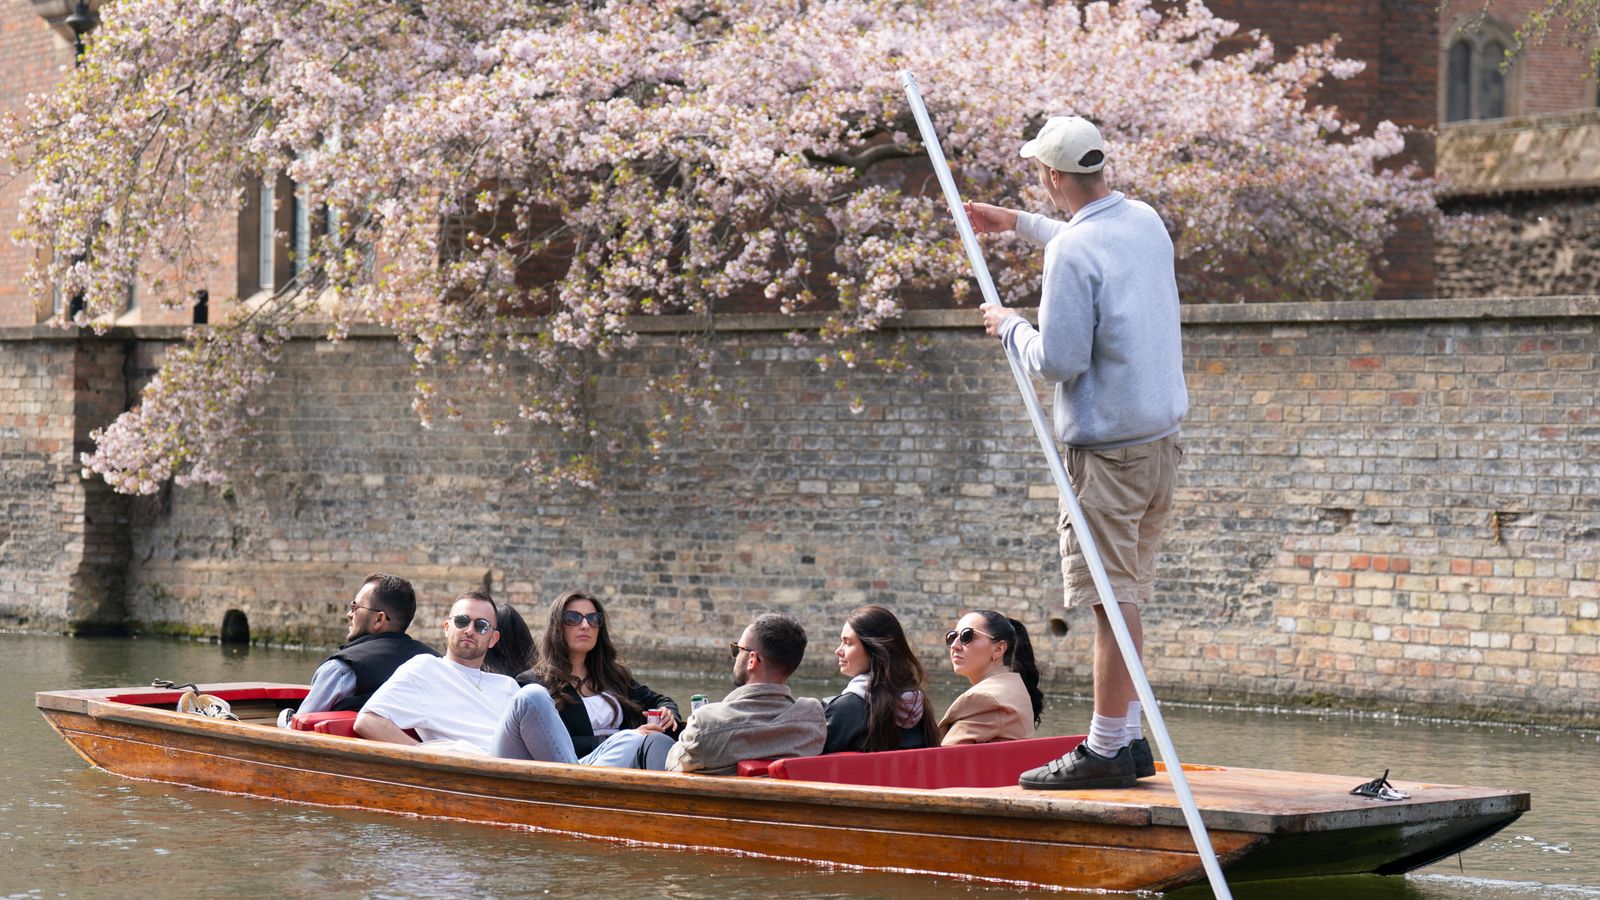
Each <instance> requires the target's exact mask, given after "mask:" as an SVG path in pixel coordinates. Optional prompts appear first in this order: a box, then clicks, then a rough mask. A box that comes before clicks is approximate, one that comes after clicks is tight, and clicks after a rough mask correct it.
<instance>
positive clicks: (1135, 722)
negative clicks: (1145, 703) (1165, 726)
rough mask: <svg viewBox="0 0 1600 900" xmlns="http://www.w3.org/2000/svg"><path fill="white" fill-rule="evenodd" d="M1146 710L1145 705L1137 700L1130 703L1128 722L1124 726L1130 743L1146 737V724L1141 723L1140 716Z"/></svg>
mask: <svg viewBox="0 0 1600 900" xmlns="http://www.w3.org/2000/svg"><path fill="white" fill-rule="evenodd" d="M1143 712H1144V707H1142V706H1140V705H1139V701H1137V700H1135V701H1133V702H1132V703H1129V704H1128V722H1127V724H1126V725H1125V726H1123V729H1122V733H1123V734H1125V735H1127V740H1128V743H1130V744H1131V743H1133V742H1134V741H1138V740H1143V739H1144V726H1143V725H1141V724H1139V716H1140V715H1141V714H1142V713H1143Z"/></svg>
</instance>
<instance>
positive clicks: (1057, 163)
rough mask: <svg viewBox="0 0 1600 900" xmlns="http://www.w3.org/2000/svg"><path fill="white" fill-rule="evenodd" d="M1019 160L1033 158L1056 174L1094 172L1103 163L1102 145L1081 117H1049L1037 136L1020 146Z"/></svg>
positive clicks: (1103, 141)
mask: <svg viewBox="0 0 1600 900" xmlns="http://www.w3.org/2000/svg"><path fill="white" fill-rule="evenodd" d="M1022 158H1023V159H1034V158H1037V159H1038V160H1039V161H1040V162H1042V163H1044V164H1045V165H1047V166H1049V167H1050V168H1052V169H1055V170H1056V171H1058V172H1083V173H1087V172H1098V171H1100V170H1101V169H1102V168H1104V167H1105V164H1106V142H1105V140H1104V139H1103V138H1101V137H1100V129H1098V128H1096V127H1094V123H1093V122H1090V121H1089V120H1088V119H1085V118H1083V117H1082V116H1051V117H1050V121H1048V122H1046V123H1044V127H1043V128H1041V129H1039V136H1038V137H1036V138H1034V139H1033V140H1031V141H1029V142H1027V143H1026V144H1023V145H1022Z"/></svg>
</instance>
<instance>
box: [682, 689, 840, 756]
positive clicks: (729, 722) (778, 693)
mask: <svg viewBox="0 0 1600 900" xmlns="http://www.w3.org/2000/svg"><path fill="white" fill-rule="evenodd" d="M827 737H828V723H827V720H826V719H824V718H823V715H822V703H821V702H820V701H818V700H817V699H815V698H813V697H801V698H800V699H798V700H796V699H795V697H794V694H792V693H790V692H789V686H788V685H786V684H747V685H745V686H744V687H741V688H734V690H733V692H732V693H730V694H729V695H728V696H726V697H724V698H723V699H722V702H721V703H707V704H706V705H705V706H702V707H700V708H699V709H697V710H695V711H694V713H693V714H692V715H690V716H689V723H688V725H686V726H685V727H684V729H683V733H682V734H680V735H678V742H677V743H676V744H673V745H672V750H671V751H669V752H668V753H667V771H669V772H699V773H701V774H703V775H732V774H734V772H735V771H736V770H737V769H738V767H739V760H741V759H777V758H779V757H784V756H816V755H817V754H818V753H821V752H822V744H823V742H824V741H825V740H826V739H827Z"/></svg>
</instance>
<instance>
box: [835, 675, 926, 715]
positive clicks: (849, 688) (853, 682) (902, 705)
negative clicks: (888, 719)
mask: <svg viewBox="0 0 1600 900" xmlns="http://www.w3.org/2000/svg"><path fill="white" fill-rule="evenodd" d="M871 684H872V673H871V672H862V673H861V674H860V675H857V676H856V677H854V678H852V679H850V683H849V684H847V685H845V686H844V692H845V693H846V694H855V695H856V696H857V697H860V698H861V699H862V700H865V701H866V702H867V704H868V706H870V705H871V704H872V701H871V700H870V699H868V697H867V688H868V686H870V685H871ZM922 700H923V697H922V692H921V691H905V692H903V693H901V694H900V702H899V703H896V704H895V707H894V724H896V725H898V726H899V727H901V728H911V727H913V726H915V725H916V724H917V723H918V722H921V721H922Z"/></svg>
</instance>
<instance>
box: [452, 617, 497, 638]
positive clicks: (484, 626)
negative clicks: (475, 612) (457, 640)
mask: <svg viewBox="0 0 1600 900" xmlns="http://www.w3.org/2000/svg"><path fill="white" fill-rule="evenodd" d="M450 624H451V625H454V626H455V627H457V628H460V629H462V630H466V627H467V626H468V625H471V626H472V630H473V631H476V632H477V633H479V634H488V633H489V632H490V631H491V630H492V629H493V628H494V623H492V622H490V621H489V620H488V619H474V618H473V617H471V616H469V615H467V614H466V613H459V614H457V615H453V616H451V617H450Z"/></svg>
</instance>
